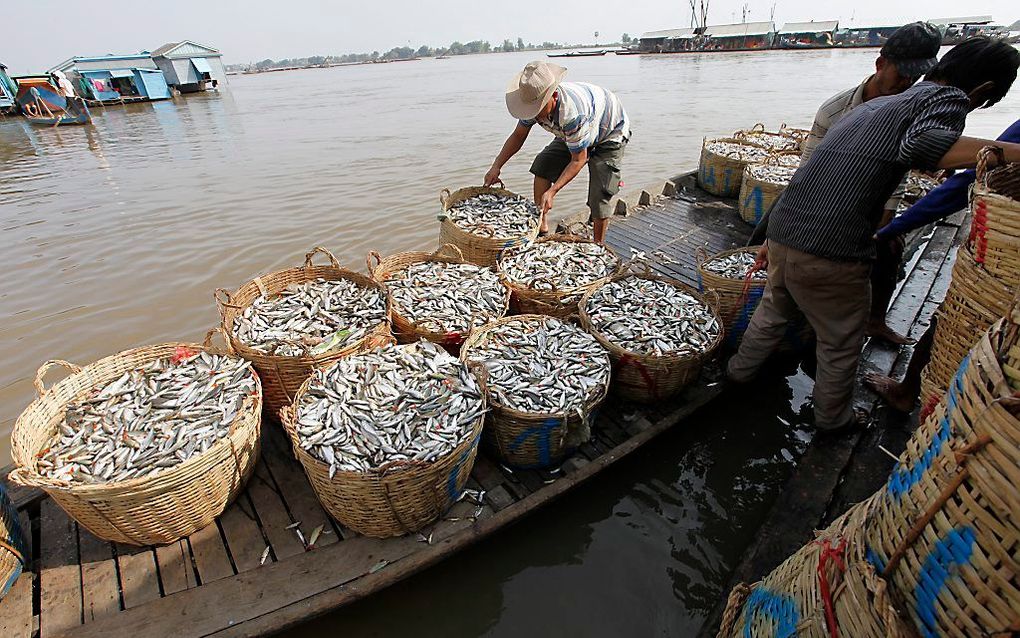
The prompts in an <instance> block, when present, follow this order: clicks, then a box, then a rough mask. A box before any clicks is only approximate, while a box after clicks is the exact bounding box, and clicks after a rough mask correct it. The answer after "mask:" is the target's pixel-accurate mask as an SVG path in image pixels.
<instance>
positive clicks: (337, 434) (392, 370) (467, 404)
mask: <svg viewBox="0 0 1020 638" xmlns="http://www.w3.org/2000/svg"><path fill="white" fill-rule="evenodd" d="M281 415H282V417H283V424H284V427H285V428H286V430H287V434H288V435H289V437H290V440H291V443H292V445H293V448H294V452H295V454H296V455H297V458H298V460H299V461H301V465H302V466H304V468H305V473H306V474H307V475H308V479H309V480H310V481H311V484H312V488H313V489H314V490H315V493H316V495H317V496H318V497H319V501H320V502H321V503H322V505H323V506H324V507H325V508H326V511H328V512H329V513H330V514H331V515H332V516H333V517H334V518H335V519H336V520H338V521H339V522H340V523H341V524H343V525H344V526H346V527H349V528H350V529H352V530H354V531H356V532H358V533H360V534H364V535H365V536H371V537H375V538H388V537H392V536H401V535H403V534H409V533H412V532H416V531H418V530H420V529H422V528H423V527H425V526H427V525H429V524H431V523H433V522H435V521H436V520H437V519H438V518H439V517H440V516H441V515H442V514H443V512H445V511H446V510H447V509H448V508H449V507H450V506H451V505H452V504H453V503H454V502H456V501H457V500H458V498H459V497H460V495H461V492H462V490H463V489H464V486H465V484H466V483H467V480H468V476H469V475H470V473H471V468H472V467H473V466H474V459H475V454H476V453H477V451H478V441H479V439H480V437H481V433H482V423H483V421H484V418H485V399H484V397H483V394H482V391H481V388H480V387H479V385H478V382H477V380H476V379H475V377H474V376H473V375H472V374H471V372H470V371H469V370H468V367H467V366H466V365H464V364H463V363H461V362H460V361H458V360H457V359H456V358H454V357H453V356H451V355H450V354H449V353H448V352H446V351H445V350H443V349H442V348H440V347H439V346H437V345H435V344H433V343H432V342H430V341H419V342H418V343H416V344H411V345H404V346H397V345H392V344H391V345H386V346H382V347H380V348H376V349H374V350H371V351H369V352H363V353H360V354H356V355H352V356H349V357H345V358H343V359H340V360H338V361H336V362H335V363H333V365H332V366H330V367H327V368H323V369H321V370H317V371H316V372H315V373H314V374H313V375H312V376H311V377H309V378H308V380H307V381H306V382H305V383H304V384H303V385H302V386H301V388H300V389H299V390H298V393H297V396H296V397H295V398H294V403H293V404H292V405H290V406H288V407H286V408H284V409H283V411H282V412H281Z"/></svg>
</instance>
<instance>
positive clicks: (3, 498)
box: [0, 485, 31, 599]
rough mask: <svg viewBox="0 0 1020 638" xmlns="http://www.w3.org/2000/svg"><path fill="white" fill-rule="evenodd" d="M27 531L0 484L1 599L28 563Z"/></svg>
mask: <svg viewBox="0 0 1020 638" xmlns="http://www.w3.org/2000/svg"><path fill="white" fill-rule="evenodd" d="M25 550H26V547H25V531H24V530H22V529H21V522H20V521H19V520H18V510H17V509H15V507H14V503H12V502H11V499H10V498H9V497H8V496H7V490H6V489H4V486H3V485H0V599H3V597H4V596H6V595H7V592H8V591H10V589H11V586H12V585H14V583H15V581H17V580H18V577H19V576H21V572H22V570H23V569H24V568H25V566H26V565H28V561H29V560H30V559H31V557H30V556H26V551H25Z"/></svg>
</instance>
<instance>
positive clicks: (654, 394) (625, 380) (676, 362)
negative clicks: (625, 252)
mask: <svg viewBox="0 0 1020 638" xmlns="http://www.w3.org/2000/svg"><path fill="white" fill-rule="evenodd" d="M625 277H640V278H642V279H652V280H655V281H662V282H666V283H668V284H670V285H671V286H675V287H677V288H679V289H680V290H683V291H684V292H686V293H688V294H689V295H691V296H693V297H694V298H695V299H697V300H699V301H700V302H701V303H703V304H705V305H706V306H708V307H710V308H711V309H712V311H713V312H714V313H715V316H716V320H717V321H718V322H719V327H720V328H721V329H720V331H719V335H718V336H717V337H716V339H715V340H714V341H713V342H712V343H711V344H709V346H708V347H707V348H706V349H705V351H704V352H702V353H701V354H698V355H693V356H689V355H669V354H667V355H663V356H656V355H646V354H639V353H636V352H630V351H628V350H625V349H623V348H621V347H620V346H618V345H616V344H615V343H613V342H612V341H610V340H609V339H608V338H607V337H606V336H605V335H603V334H602V333H600V332H599V331H598V330H596V329H595V326H594V325H593V324H592V322H591V318H590V317H589V316H588V312H587V309H586V306H587V304H588V300H589V299H590V298H591V296H592V295H593V294H594V293H595V292H596V291H597V290H599V289H600V288H602V286H604V285H606V284H608V283H610V282H612V281H616V280H618V279H622V278H625ZM706 294H711V295H712V296H713V297H715V296H716V293H706ZM578 308H579V310H580V315H581V325H582V326H583V327H584V329H585V330H587V331H588V332H590V333H591V334H592V336H593V337H595V339H596V340H598V342H599V343H601V344H602V347H604V348H605V349H606V350H608V351H609V358H610V359H611V360H612V362H613V374H612V379H613V382H612V384H611V386H610V389H611V390H612V391H613V392H614V393H615V394H617V395H618V396H620V397H622V398H625V399H629V400H631V401H637V402H641V403H650V402H653V401H660V400H662V399H668V398H670V397H672V396H675V395H676V394H677V393H679V392H680V391H681V390H683V389H684V387H685V386H687V385H688V384H689V383H691V382H692V381H694V380H695V379H697V378H698V375H699V374H701V367H702V365H704V363H705V361H707V360H709V359H710V358H711V357H712V355H713V354H714V353H715V351H716V349H717V348H718V347H719V345H720V344H721V343H722V340H723V336H724V332H725V328H724V325H723V322H722V319H721V318H720V317H719V302H718V300H717V299H715V300H713V301H712V302H711V303H710V302H709V301H707V299H706V297H705V295H702V294H701V293H699V292H698V291H697V290H695V289H694V288H691V287H690V286H688V285H687V284H685V283H682V282H680V281H677V280H676V279H671V278H669V277H662V276H659V275H653V274H651V272H650V271H648V270H646V271H645V272H644V273H643V274H637V273H632V272H626V271H625V272H622V273H620V274H619V275H616V276H614V277H612V278H611V279H610V280H609V281H607V282H605V283H603V284H602V285H600V286H597V287H595V288H592V289H591V290H589V291H588V292H586V293H585V294H584V297H582V298H581V301H580V303H579V304H578Z"/></svg>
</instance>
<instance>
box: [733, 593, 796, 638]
mask: <svg viewBox="0 0 1020 638" xmlns="http://www.w3.org/2000/svg"><path fill="white" fill-rule="evenodd" d="M756 615H760V616H763V617H765V618H767V619H769V620H771V621H772V622H774V623H775V626H776V630H775V632H774V633H773V634H772V636H770V637H769V638H792V636H796V635H797V623H798V622H800V614H798V613H797V603H796V602H795V601H794V600H793V598H791V597H790V596H787V595H785V594H777V593H775V592H771V591H769V590H767V589H765V588H763V587H755V589H754V591H752V592H751V595H750V596H748V597H747V602H746V603H744V638H764V636H763V635H762V634H756V633H754V632H753V631H752V628H751V626H752V625H753V624H754V617H755V616H756Z"/></svg>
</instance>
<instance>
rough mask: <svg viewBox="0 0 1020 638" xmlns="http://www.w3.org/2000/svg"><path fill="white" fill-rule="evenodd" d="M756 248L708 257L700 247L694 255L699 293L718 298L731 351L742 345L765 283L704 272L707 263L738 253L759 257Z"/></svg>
mask: <svg viewBox="0 0 1020 638" xmlns="http://www.w3.org/2000/svg"><path fill="white" fill-rule="evenodd" d="M757 251H758V247H757V246H751V247H747V248H734V249H733V250H724V251H722V252H721V253H716V254H715V255H712V256H709V255H708V253H707V252H706V251H705V249H704V248H701V247H699V248H698V249H697V251H695V253H694V263H695V264H697V267H698V289H699V290H700V291H701V292H707V291H709V290H714V291H715V292H716V294H717V295H719V317H720V319H721V320H722V326H723V329H724V330H725V334H726V336H725V338H724V343H725V344H726V345H727V346H728V347H731V348H736V347H737V346H739V345H740V340H741V338H742V337H743V336H744V331H745V330H747V324H748V322H750V321H751V316H752V315H753V314H754V311H755V309H756V308H757V307H758V304H759V303H760V302H761V297H762V295H763V294H765V284H766V281H765V280H764V279H751V278H746V279H730V278H729V277H723V276H721V275H718V274H716V273H713V272H709V271H708V270H705V268H704V265H705V262H707V261H709V260H711V259H717V258H720V257H728V256H729V255H734V254H737V253H750V254H752V255H754V254H756V253H757Z"/></svg>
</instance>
